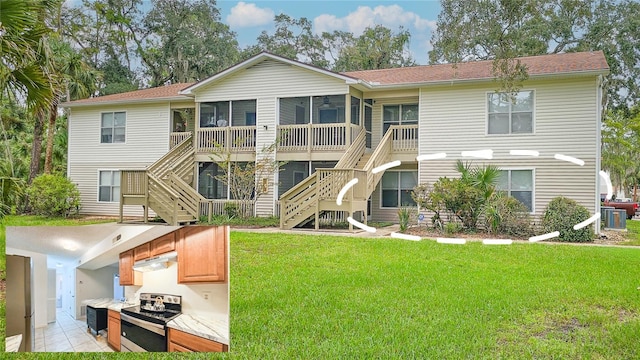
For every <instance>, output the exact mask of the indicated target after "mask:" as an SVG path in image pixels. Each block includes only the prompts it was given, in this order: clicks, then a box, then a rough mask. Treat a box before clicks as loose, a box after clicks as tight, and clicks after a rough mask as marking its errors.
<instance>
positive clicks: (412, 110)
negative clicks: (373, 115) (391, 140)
mask: <svg viewBox="0 0 640 360" xmlns="http://www.w3.org/2000/svg"><path fill="white" fill-rule="evenodd" d="M382 113H383V115H382V134H384V133H386V132H387V130H389V127H390V126H391V125H417V124H418V104H405V105H385V106H383V108H382Z"/></svg>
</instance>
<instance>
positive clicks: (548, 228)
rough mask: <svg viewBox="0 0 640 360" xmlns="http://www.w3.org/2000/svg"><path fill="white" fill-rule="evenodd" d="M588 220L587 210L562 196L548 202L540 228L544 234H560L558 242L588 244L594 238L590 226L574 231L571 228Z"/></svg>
mask: <svg viewBox="0 0 640 360" xmlns="http://www.w3.org/2000/svg"><path fill="white" fill-rule="evenodd" d="M588 218H589V210H587V208H585V207H584V206H582V205H579V204H578V203H577V202H575V201H574V200H572V199H569V198H565V197H562V196H559V197H556V198H554V199H553V200H551V201H550V202H549V204H548V205H547V208H546V209H545V211H544V216H543V217H542V228H543V230H544V232H545V233H548V232H552V231H559V232H560V237H559V240H560V241H566V242H588V241H592V240H593V237H594V233H593V229H592V228H591V226H587V227H584V228H582V229H579V230H574V229H573V226H574V225H575V224H577V223H579V222H581V221H584V220H587V219H588Z"/></svg>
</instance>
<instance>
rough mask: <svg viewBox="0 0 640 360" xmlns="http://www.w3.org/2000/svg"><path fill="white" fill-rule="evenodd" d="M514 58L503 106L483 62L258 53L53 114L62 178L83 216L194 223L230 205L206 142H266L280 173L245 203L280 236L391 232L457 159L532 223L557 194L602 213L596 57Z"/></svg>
mask: <svg viewBox="0 0 640 360" xmlns="http://www.w3.org/2000/svg"><path fill="white" fill-rule="evenodd" d="M520 61H521V62H522V63H524V64H525V65H526V66H527V69H528V73H529V79H528V80H527V81H526V82H525V83H524V84H523V87H522V88H521V90H520V92H519V93H518V94H517V96H516V98H515V102H512V101H511V100H510V99H511V98H510V97H509V96H508V95H507V94H504V93H499V92H496V88H497V86H498V85H497V83H496V82H495V80H494V77H493V75H492V71H491V68H492V63H491V62H490V61H478V62H469V63H461V64H457V66H453V65H430V66H415V67H407V68H396V69H385V70H367V71H355V72H348V73H335V72H331V71H328V70H325V69H321V68H317V67H314V66H311V65H308V64H304V63H300V62H297V61H294V60H289V59H285V58H282V57H279V56H276V55H272V54H269V53H260V54H258V55H256V56H254V57H252V58H250V59H248V60H246V61H243V62H241V63H239V64H237V65H235V66H233V67H231V68H228V69H226V70H224V71H222V72H220V73H218V74H215V75H213V76H212V77H210V78H207V79H205V80H203V81H200V82H198V83H195V84H175V85H171V86H165V87H160V88H153V89H146V90H138V91H133V92H129V93H123V94H116V95H108V96H103V97H96V98H90V99H84V100H79V101H73V102H68V103H65V104H63V106H65V107H67V108H68V109H69V110H70V116H69V165H68V174H69V177H70V178H71V179H72V181H73V182H75V183H77V184H78V187H79V189H80V192H81V194H82V212H84V213H92V214H118V213H120V214H124V215H129V216H131V215H143V214H145V215H147V211H148V209H151V210H152V211H153V212H155V214H157V215H159V216H161V217H162V218H164V219H165V220H166V221H167V222H169V223H182V222H189V221H193V220H194V219H196V218H198V217H199V216H202V215H208V214H212V213H220V212H222V211H223V210H222V209H223V206H224V203H225V202H228V201H233V200H232V199H231V194H230V191H229V189H228V187H227V186H225V184H224V182H221V181H219V179H218V178H217V176H218V175H220V174H221V173H220V169H218V168H217V165H216V163H215V162H213V161H212V159H211V152H212V151H214V148H215V147H216V146H218V149H219V147H220V146H222V147H225V148H226V149H229V150H230V151H231V152H232V153H233V154H234V157H233V158H234V160H235V161H245V162H253V161H256V158H257V157H258V158H259V157H260V156H264V155H263V154H264V153H263V152H262V149H263V148H265V147H267V146H270V145H274V144H275V151H274V152H272V153H270V155H269V156H273V157H275V158H276V159H277V160H278V161H286V164H284V165H283V166H282V168H281V169H280V171H276V172H274V173H273V174H270V175H269V176H265V177H264V178H261V179H256V184H257V186H260V187H261V189H262V190H265V192H264V194H262V195H261V196H259V197H258V199H256V200H255V203H252V204H250V205H251V206H253V209H252V211H253V212H254V214H255V215H257V216H266V215H278V216H280V221H281V226H282V227H283V228H291V227H294V226H299V225H301V224H304V223H310V222H315V224H316V226H317V225H318V223H319V219H320V218H321V217H322V216H323V215H324V214H327V213H333V212H335V211H341V212H343V213H344V214H347V215H352V214H358V215H359V216H360V217H361V218H364V220H365V221H366V219H367V218H368V219H375V220H392V221H395V220H396V219H397V209H398V207H400V206H403V205H409V204H412V203H413V201H412V199H411V195H410V193H411V190H412V189H413V187H414V186H416V185H417V184H420V183H425V182H426V183H434V182H435V181H437V179H438V178H440V177H442V176H448V177H452V176H457V173H456V171H455V169H454V164H455V162H456V160H458V159H462V160H468V161H473V163H474V164H477V165H481V164H495V165H497V166H498V167H499V168H500V169H502V171H503V173H502V176H501V181H500V183H499V184H498V187H499V188H500V189H501V190H504V191H507V192H508V193H509V194H510V195H512V196H514V197H516V198H517V199H519V200H520V201H521V202H523V203H524V204H525V205H526V206H527V207H528V208H529V209H530V210H531V213H532V214H534V215H535V216H540V215H541V213H542V212H543V211H544V208H545V206H546V205H547V203H548V202H549V201H550V200H551V199H552V198H553V197H556V196H559V195H563V196H567V197H570V198H572V199H574V200H576V201H578V202H579V203H580V204H582V205H584V206H586V207H587V208H588V209H589V211H590V212H591V213H597V212H598V211H599V195H598V189H599V183H600V179H599V170H600V126H601V125H600V120H601V119H600V118H601V113H602V103H603V101H602V89H601V84H602V78H603V76H605V75H606V74H607V73H608V65H607V63H606V60H605V57H604V54H603V53H602V52H582V53H567V54H555V55H543V56H532V57H524V58H520ZM568 160H569V161H568ZM570 160H575V161H574V162H571V161H570ZM392 161H399V162H400V164H399V165H397V164H396V165H397V166H394V167H392V168H389V169H387V170H386V171H382V172H377V173H374V171H373V170H374V169H376V168H377V167H379V166H381V165H384V164H387V163H389V162H392ZM581 162H582V163H581ZM354 178H355V179H358V183H357V184H355V185H353V186H352V187H350V188H349V190H348V191H346V193H344V194H343V195H344V196H343V197H342V200H343V201H342V204H341V205H337V203H336V199H337V197H338V193H339V192H340V190H341V189H343V187H344V186H345V185H346V184H347V183H348V182H350V181H352V180H353V179H354ZM130 205H136V206H130ZM140 205H142V206H140ZM143 209H144V210H143Z"/></svg>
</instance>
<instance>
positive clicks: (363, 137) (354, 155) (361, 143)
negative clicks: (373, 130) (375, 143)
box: [335, 129, 367, 168]
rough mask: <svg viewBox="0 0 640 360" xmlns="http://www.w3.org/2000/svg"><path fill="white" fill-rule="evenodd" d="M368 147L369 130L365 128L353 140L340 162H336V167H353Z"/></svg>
mask: <svg viewBox="0 0 640 360" xmlns="http://www.w3.org/2000/svg"><path fill="white" fill-rule="evenodd" d="M366 147H367V132H366V131H364V129H363V130H361V131H360V133H359V134H358V136H356V138H355V139H354V140H353V142H352V143H351V145H350V146H349V148H348V149H347V151H346V152H345V153H344V154H343V155H342V157H341V158H340V160H338V163H336V166H335V167H336V168H353V167H355V166H356V164H357V163H358V160H359V159H360V157H361V156H362V154H364V151H365V149H366Z"/></svg>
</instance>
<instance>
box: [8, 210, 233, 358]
mask: <svg viewBox="0 0 640 360" xmlns="http://www.w3.org/2000/svg"><path fill="white" fill-rule="evenodd" d="M5 253H6V264H7V266H6V334H5V335H6V350H5V351H7V352H114V351H115V352H222V351H228V349H229V227H228V226H167V225H149V224H144V225H143V224H131V225H123V224H113V223H111V224H100V225H85V226H51V227H49V226H37V227H28V226H27V227H20V226H19V227H7V229H6V249H5Z"/></svg>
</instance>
